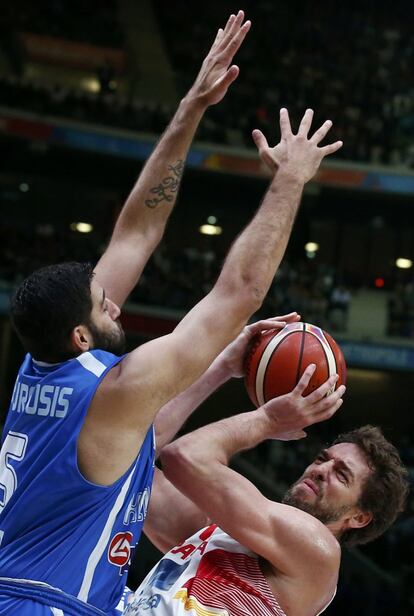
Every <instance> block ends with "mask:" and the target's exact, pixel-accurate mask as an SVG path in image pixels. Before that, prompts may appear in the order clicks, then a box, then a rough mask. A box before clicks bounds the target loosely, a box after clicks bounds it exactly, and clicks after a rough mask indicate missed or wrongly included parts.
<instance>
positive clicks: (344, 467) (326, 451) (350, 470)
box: [319, 449, 355, 481]
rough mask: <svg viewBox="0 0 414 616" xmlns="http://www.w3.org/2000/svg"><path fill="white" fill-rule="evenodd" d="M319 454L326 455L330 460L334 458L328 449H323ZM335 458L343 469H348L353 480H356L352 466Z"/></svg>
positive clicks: (336, 462)
mask: <svg viewBox="0 0 414 616" xmlns="http://www.w3.org/2000/svg"><path fill="white" fill-rule="evenodd" d="M319 455H322V456H324V458H327V459H328V460H331V459H332V458H333V456H331V454H330V453H329V451H328V450H327V449H322V451H321V453H320V454H319ZM333 459H334V460H335V464H336V465H337V466H339V467H340V468H341V469H342V470H344V471H346V472H347V473H348V474H349V476H350V477H351V479H352V481H355V475H354V472H353V470H352V469H351V467H350V466H348V464H347V463H346V462H344V461H343V460H338V459H337V458H333Z"/></svg>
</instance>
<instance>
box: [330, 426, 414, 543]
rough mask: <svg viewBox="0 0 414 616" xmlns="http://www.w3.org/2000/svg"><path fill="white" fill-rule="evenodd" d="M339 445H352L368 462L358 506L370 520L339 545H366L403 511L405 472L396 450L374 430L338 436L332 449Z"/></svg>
mask: <svg viewBox="0 0 414 616" xmlns="http://www.w3.org/2000/svg"><path fill="white" fill-rule="evenodd" d="M338 443H354V444H355V445H357V446H358V447H359V448H360V449H361V451H362V452H363V454H364V456H365V458H366V460H367V462H368V466H369V467H370V469H371V473H370V474H369V476H368V477H367V479H366V480H365V482H364V485H363V486H362V490H361V495H360V497H359V500H358V503H357V504H358V507H360V509H361V510H362V511H367V512H368V511H369V512H371V513H372V516H373V517H372V520H371V522H370V523H369V524H368V525H367V526H364V527H363V528H352V529H349V530H346V531H345V532H344V533H343V535H342V536H341V538H340V541H341V543H342V544H343V545H346V546H351V545H357V544H363V543H368V542H369V541H372V540H373V539H376V538H377V537H379V535H382V533H384V532H385V531H386V530H387V528H389V526H391V524H392V523H393V522H394V521H395V519H396V518H397V516H398V515H399V514H400V513H401V512H402V511H403V510H404V507H405V502H406V499H407V495H408V491H409V482H408V472H407V469H406V468H405V467H404V465H403V464H402V462H401V458H400V455H399V453H398V451H397V449H396V447H394V445H393V444H392V443H390V442H389V441H388V440H387V439H386V438H385V436H384V435H383V433H382V432H381V430H380V428H378V427H376V426H362V427H361V428H357V429H356V430H352V431H350V432H346V433H344V434H340V435H339V436H338V437H337V438H336V439H335V441H334V442H333V443H332V445H337V444H338Z"/></svg>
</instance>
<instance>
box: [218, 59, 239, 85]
mask: <svg viewBox="0 0 414 616" xmlns="http://www.w3.org/2000/svg"><path fill="white" fill-rule="evenodd" d="M239 72H240V69H239V67H238V66H236V65H235V64H233V66H231V67H230V68H229V69H228V70H227V71H226V72H225V73H224V75H223V76H222V77H220V79H217V81H216V82H215V84H214V88H215V89H218V90H227V88H228V87H229V86H230V84H232V83H233V81H235V79H237V77H238V75H239Z"/></svg>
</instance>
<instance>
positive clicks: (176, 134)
mask: <svg viewBox="0 0 414 616" xmlns="http://www.w3.org/2000/svg"><path fill="white" fill-rule="evenodd" d="M243 20H244V13H243V11H239V13H238V14H237V16H235V15H231V16H230V18H229V20H228V22H227V24H226V26H225V28H224V30H222V29H221V28H220V30H219V31H218V33H217V37H216V40H215V41H214V44H213V46H212V48H211V49H210V51H209V53H208V55H207V57H206V58H205V60H204V62H203V65H202V67H201V70H200V73H199V75H198V77H197V79H196V81H195V83H194V85H193V86H192V88H191V89H190V91H189V92H188V94H187V95H186V96H185V97H184V98H183V100H182V101H181V103H180V105H179V107H178V110H177V112H176V114H175V116H174V118H173V119H172V121H171V123H170V125H169V126H168V128H167V129H166V131H165V133H164V134H163V136H162V137H161V139H160V141H159V143H158V145H157V146H156V148H155V149H154V151H153V153H152V154H151V156H150V158H149V159H148V161H147V163H146V165H145V166H144V168H143V170H142V172H141V174H140V176H139V178H138V181H137V183H136V184H135V186H134V188H133V189H132V192H131V194H130V195H129V197H128V199H127V201H126V203H125V205H124V207H123V209H122V211H121V213H120V215H119V218H118V220H117V222H116V225H115V228H114V231H113V234H112V237H111V240H110V242H109V245H108V248H107V249H106V251H105V253H104V254H103V255H102V257H101V259H100V260H99V262H98V263H97V265H96V268H95V273H96V278H97V280H98V282H99V283H100V284H101V285H102V286H103V287H104V288H105V291H106V294H107V296H108V297H109V298H110V299H111V300H112V301H113V302H115V303H116V304H118V306H122V304H123V303H124V301H125V300H126V298H127V297H128V295H129V294H130V292H131V291H132V289H133V288H134V287H135V285H136V283H137V281H138V279H139V277H140V275H141V273H142V270H143V269H144V267H145V265H146V263H147V261H148V259H149V257H150V256H151V254H152V253H153V251H154V249H155V248H156V246H157V245H158V243H159V242H160V240H161V238H162V235H163V233H164V229H165V226H166V224H167V220H168V217H169V215H170V213H171V211H172V209H173V207H174V204H175V201H176V198H177V194H178V189H179V186H180V182H181V178H182V175H183V171H184V166H185V160H186V157H187V153H188V150H189V147H190V145H191V142H192V140H193V138H194V135H195V132H196V130H197V127H198V125H199V123H200V120H201V118H202V117H203V115H204V112H205V111H206V109H207V108H208V107H209V106H210V105H214V104H216V103H218V102H219V101H220V100H221V99H222V98H223V97H224V96H225V94H226V92H227V89H228V87H229V86H230V84H231V83H232V82H233V81H234V80H235V79H236V77H237V75H238V73H239V69H238V67H237V66H234V65H233V66H230V65H231V62H232V60H233V57H234V54H235V53H236V52H237V50H238V48H239V47H240V45H241V44H242V42H243V40H244V37H245V36H246V34H247V32H248V30H249V28H250V22H249V21H247V22H245V23H244V24H243Z"/></svg>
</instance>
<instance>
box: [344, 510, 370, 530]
mask: <svg viewBox="0 0 414 616" xmlns="http://www.w3.org/2000/svg"><path fill="white" fill-rule="evenodd" d="M372 518H373V515H372V513H371V512H370V511H361V509H357V510H356V511H355V513H354V514H353V515H352V516H351V517H350V518H349V519H348V520H347V522H348V523H347V528H363V527H364V526H368V524H369V523H370V522H371V521H372Z"/></svg>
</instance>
